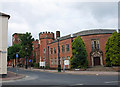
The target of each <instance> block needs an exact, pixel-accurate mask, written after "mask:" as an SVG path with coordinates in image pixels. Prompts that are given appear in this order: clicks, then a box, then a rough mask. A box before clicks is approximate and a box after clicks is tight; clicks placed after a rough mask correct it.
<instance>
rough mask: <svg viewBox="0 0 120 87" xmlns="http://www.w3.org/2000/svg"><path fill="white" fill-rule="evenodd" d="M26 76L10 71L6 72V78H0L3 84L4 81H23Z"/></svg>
mask: <svg viewBox="0 0 120 87" xmlns="http://www.w3.org/2000/svg"><path fill="white" fill-rule="evenodd" d="M25 77H26V76H25V75H23V74H17V73H14V72H11V71H8V73H7V76H6V77H5V78H1V79H2V81H3V82H6V81H11V80H19V79H23V78H25Z"/></svg>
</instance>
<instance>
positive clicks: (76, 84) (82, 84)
mask: <svg viewBox="0 0 120 87" xmlns="http://www.w3.org/2000/svg"><path fill="white" fill-rule="evenodd" d="M75 85H83V84H75Z"/></svg>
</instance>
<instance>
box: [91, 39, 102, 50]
mask: <svg viewBox="0 0 120 87" xmlns="http://www.w3.org/2000/svg"><path fill="white" fill-rule="evenodd" d="M91 43H92V50H95V49H99V48H100V45H99V40H92V42H91Z"/></svg>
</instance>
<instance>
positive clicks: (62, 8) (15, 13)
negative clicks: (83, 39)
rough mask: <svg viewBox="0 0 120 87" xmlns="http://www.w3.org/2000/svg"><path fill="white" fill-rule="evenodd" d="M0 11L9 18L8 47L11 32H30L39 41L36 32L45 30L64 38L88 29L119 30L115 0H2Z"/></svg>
mask: <svg viewBox="0 0 120 87" xmlns="http://www.w3.org/2000/svg"><path fill="white" fill-rule="evenodd" d="M101 1H102V0H101ZM115 1H116V2H115ZM0 12H3V13H7V14H9V15H10V16H11V17H10V19H9V24H8V46H11V45H12V34H14V33H25V32H31V34H32V35H33V37H34V38H35V39H39V33H40V32H46V31H50V32H54V33H55V32H56V31H57V30H59V31H60V32H61V36H65V35H68V34H73V33H77V32H80V31H83V30H89V29H117V28H118V2H117V0H114V2H113V1H112V0H110V1H108V0H106V2H105V0H104V2H103V1H102V2H100V0H98V1H97V2H95V1H89V2H88V1H87V0H85V1H84V2H83V0H74V1H73V0H69V1H68V0H64V1H63V0H4V1H1V2H0Z"/></svg>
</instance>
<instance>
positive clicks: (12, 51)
mask: <svg viewBox="0 0 120 87" xmlns="http://www.w3.org/2000/svg"><path fill="white" fill-rule="evenodd" d="M20 50H21V46H20V44H14V45H13V46H11V47H9V48H8V59H15V58H16V54H17V53H18V55H19V58H20V56H21V55H20Z"/></svg>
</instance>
